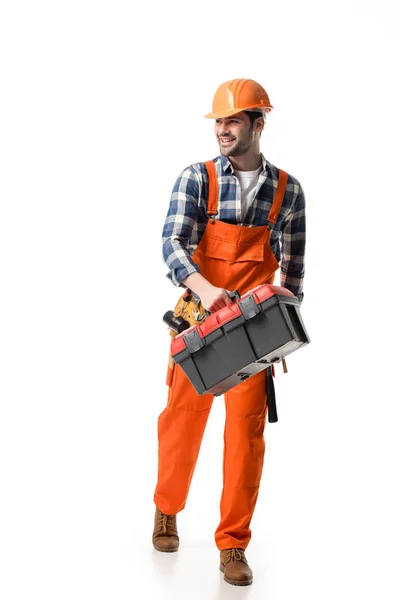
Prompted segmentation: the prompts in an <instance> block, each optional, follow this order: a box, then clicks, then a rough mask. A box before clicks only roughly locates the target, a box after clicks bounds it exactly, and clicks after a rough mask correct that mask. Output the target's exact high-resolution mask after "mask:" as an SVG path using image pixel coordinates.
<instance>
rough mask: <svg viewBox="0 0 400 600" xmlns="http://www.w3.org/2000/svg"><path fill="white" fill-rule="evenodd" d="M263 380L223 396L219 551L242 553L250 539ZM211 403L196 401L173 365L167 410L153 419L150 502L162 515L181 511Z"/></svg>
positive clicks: (260, 455)
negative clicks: (154, 445) (153, 481)
mask: <svg viewBox="0 0 400 600" xmlns="http://www.w3.org/2000/svg"><path fill="white" fill-rule="evenodd" d="M265 378H266V371H265V370H264V371H262V372H261V373H258V374H257V375H254V376H253V377H250V378H249V379H248V380H246V381H244V382H242V383H240V384H239V385H237V386H236V387H234V388H232V389H230V390H229V391H228V392H226V394H225V406H226V421H225V432H224V453H223V490H222V496H221V503H220V511H221V520H220V523H219V525H218V527H217V529H216V531H215V542H216V545H217V547H218V548H219V550H226V549H228V548H243V549H244V550H245V549H246V547H247V545H248V543H249V541H250V538H251V530H250V522H251V519H252V516H253V513H254V509H255V505H256V502H257V496H258V490H259V485H260V479H261V473H262V469H263V464H264V451H265V442H264V428H265V424H266V417H267V410H268V407H267V399H266V380H265ZM218 399H219V397H218ZM218 399H217V401H218ZM213 400H214V396H213V395H212V394H204V395H203V396H199V395H198V394H197V392H196V390H195V389H194V387H193V386H192V384H191V383H190V381H189V379H188V378H187V377H186V375H185V373H184V371H183V370H182V368H181V367H180V366H179V365H174V368H173V371H172V378H171V380H170V386H169V393H168V402H167V406H166V408H165V409H164V410H163V412H162V413H161V414H160V416H159V419H158V442H159V447H158V481H157V486H156V489H155V493H154V502H155V504H156V506H157V507H158V508H159V509H160V510H161V511H162V512H163V513H165V514H176V513H178V512H179V511H181V510H182V509H183V508H184V507H185V504H186V499H187V496H188V493H189V487H190V483H191V481H192V477H193V472H194V469H195V466H196V462H197V457H198V454H199V450H200V445H201V441H202V439H203V434H204V430H205V427H206V424H207V420H208V416H209V414H210V409H211V406H212V403H213Z"/></svg>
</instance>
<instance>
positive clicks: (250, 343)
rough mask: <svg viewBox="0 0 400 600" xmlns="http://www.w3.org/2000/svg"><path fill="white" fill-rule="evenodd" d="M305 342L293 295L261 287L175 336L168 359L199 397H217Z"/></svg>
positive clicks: (277, 287) (277, 289) (274, 288)
mask: <svg viewBox="0 0 400 600" xmlns="http://www.w3.org/2000/svg"><path fill="white" fill-rule="evenodd" d="M309 342H310V339H309V337H308V334H307V332H306V330H305V327H304V324H303V320H302V318H301V314H300V302H299V301H298V299H297V298H296V296H295V295H294V294H292V292H290V291H289V290H288V289H286V288H284V287H281V286H277V285H269V284H263V285H259V286H257V287H255V288H253V289H252V290H250V291H248V292H247V293H246V294H244V295H243V296H241V297H238V298H237V300H236V301H235V302H233V303H232V304H230V305H228V306H225V307H224V308H221V309H219V310H218V311H216V312H214V313H212V314H210V315H209V316H208V317H206V319H205V320H204V321H203V322H202V323H200V324H199V325H195V326H193V327H190V328H189V329H186V330H185V331H182V332H181V333H179V334H178V335H177V336H176V337H175V338H174V339H173V340H172V342H171V356H172V358H173V360H174V361H175V362H176V363H177V364H179V365H180V366H181V367H182V369H183V370H184V372H185V373H186V375H187V377H188V378H189V380H190V381H191V383H192V384H193V386H194V388H195V389H196V391H197V393H198V394H199V395H202V394H206V393H210V394H213V395H214V396H219V395H220V394H223V393H225V392H226V391H227V390H229V389H230V388H232V387H234V386H236V385H238V384H239V383H241V382H242V381H245V380H246V379H248V378H249V377H252V375H256V374H257V373H259V372H260V371H262V370H264V369H267V368H268V367H270V366H271V365H272V364H274V363H276V362H278V361H280V360H281V359H283V358H285V357H286V356H287V355H288V354H291V353H292V352H294V351H295V350H297V349H298V348H301V347H302V346H304V345H306V344H308V343H309Z"/></svg>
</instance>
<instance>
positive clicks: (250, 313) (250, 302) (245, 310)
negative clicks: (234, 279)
mask: <svg viewBox="0 0 400 600" xmlns="http://www.w3.org/2000/svg"><path fill="white" fill-rule="evenodd" d="M238 305H239V308H240V310H241V311H242V314H243V316H244V318H245V319H246V321H249V320H250V319H252V318H253V317H255V315H256V314H258V313H259V312H261V306H259V305H258V304H257V302H256V301H255V300H254V298H253V296H248V297H247V298H243V300H240V301H239V302H238Z"/></svg>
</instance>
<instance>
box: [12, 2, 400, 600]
mask: <svg viewBox="0 0 400 600" xmlns="http://www.w3.org/2000/svg"><path fill="white" fill-rule="evenodd" d="M397 10H398V8H397V6H396V2H394V1H393V2H390V1H389V0H381V2H379V3H376V2H371V1H363V2H361V1H358V2H357V1H347V2H343V1H341V0H339V1H336V2H332V3H330V4H328V3H326V2H317V1H310V0H304V1H302V2H294V1H293V2H285V1H281V2H274V3H267V2H260V1H257V0H255V1H254V2H251V3H248V4H246V3H238V2H229V3H222V2H210V1H209V0H206V1H203V2H197V3H194V2H193V3H190V2H183V1H182V2H178V1H175V2H174V1H173V2H166V3H163V4H161V3H160V4H157V3H156V4H137V5H136V6H135V5H134V3H133V2H127V1H126V2H122V1H117V0H114V1H113V2H106V1H104V2H90V1H87V0H80V1H79V2H77V1H74V0H69V2H50V1H48V2H44V1H37V2H21V1H17V0H15V1H11V0H9V1H4V2H2V4H1V13H0V56H1V72H0V78H1V79H0V81H1V95H0V102H1V111H0V118H1V132H0V144H1V219H0V229H1V231H0V233H1V235H0V260H1V274H0V286H1V295H0V303H1V313H0V315H1V332H0V343H1V365H0V367H1V418H0V451H1V452H0V461H1V472H0V485H1V495H0V552H1V556H0V595H1V597H2V600H14V599H18V600H20V599H24V600H26V599H31V598H40V599H41V600H45V599H46V600H47V599H52V600H53V599H55V598H57V600H64V599H71V598H74V600H81V599H82V600H83V599H85V600H87V599H89V598H93V599H96V600H103V599H113V600H114V599H116V598H118V600H125V599H146V600H147V599H150V598H151V599H153V598H156V599H159V600H169V599H172V598H174V599H177V598H182V599H183V598H184V599H188V598H190V599H196V600H197V599H202V600H203V599H204V600H208V599H210V600H222V599H225V598H228V597H229V598H247V599H251V600H253V599H261V598H269V599H270V600H289V599H290V600H292V599H293V598H298V599H300V600H303V599H304V600H320V599H321V598H324V600H331V599H332V600H333V599H335V600H336V599H337V598H341V599H342V600H350V599H351V600H353V599H354V598H364V599H372V598H374V599H375V598H385V600H399V597H400V584H399V582H398V577H397V574H396V571H398V566H399V558H400V542H399V540H400V519H399V509H398V507H399V506H400V493H399V490H398V479H399V458H400V442H399V435H398V431H399V418H400V410H399V391H398V377H397V376H398V362H397V356H398V339H399V327H398V314H399V301H398V294H397V292H396V287H397V286H396V283H397V281H396V279H397V274H398V270H399V258H398V251H397V241H396V236H397V234H398V217H399V209H398V202H399V192H398V189H399V171H398V136H399V117H398V113H399V93H398V89H397V86H398V59H396V55H397V56H398V54H399V50H400V48H399V43H398V31H399V20H398V14H397ZM236 77H245V78H253V79H256V80H257V81H259V82H260V83H261V84H262V85H263V86H264V87H265V88H266V89H267V91H268V94H269V96H270V99H271V102H272V104H273V106H274V110H273V111H272V113H271V114H270V115H269V118H268V121H267V126H266V129H265V132H264V134H263V136H262V138H261V149H262V152H263V153H264V154H265V156H266V157H267V159H268V160H269V161H271V162H272V163H273V164H275V165H277V166H278V167H281V168H283V169H285V170H287V171H289V173H291V174H292V175H294V176H295V177H297V178H298V179H299V181H300V182H301V184H302V186H303V188H304V191H305V194H306V200H307V216H308V236H307V271H306V279H305V287H304V292H305V299H304V302H303V306H302V315H303V318H304V322H305V324H306V327H307V329H308V333H309V335H310V337H311V344H310V345H309V346H307V347H306V348H304V349H301V350H300V351H299V352H298V353H295V354H294V355H293V356H292V357H290V358H289V359H288V368H289V373H288V374H287V375H283V372H282V371H281V369H280V368H279V369H278V370H277V377H276V380H275V385H276V392H277V402H278V415H279V421H278V423H276V424H269V423H268V424H267V429H266V442H267V450H266V457H265V470H264V475H263V480H262V486H261V490H260V496H259V502H258V504H257V507H256V512H255V515H254V519H253V522H252V531H253V538H252V541H251V543H250V545H249V548H248V551H247V557H248V560H249V563H250V565H251V567H252V569H253V571H254V584H253V586H250V587H249V588H236V587H233V586H230V585H228V584H226V583H224V582H223V576H222V574H221V573H220V572H219V570H218V566H219V561H218V558H219V554H218V550H217V549H216V546H215V544H214V537H213V536H214V530H215V528H216V526H217V524H218V516H219V512H218V511H219V497H220V492H221V465H222V462H221V461H222V435H223V424H224V409H223V401H222V399H221V398H217V399H216V401H215V403H214V407H213V411H212V413H211V416H210V420H209V424H208V427H207V430H206V434H205V437H204V441H203V445H202V449H201V452H200V457H199V462H198V465H197V470H196V472H195V476H194V479H193V484H192V488H191V491H190V495H189V499H188V503H187V506H186V509H185V511H183V512H182V513H181V514H180V515H179V519H178V524H179V530H180V535H181V547H180V550H179V552H178V553H177V554H174V555H164V554H163V555H161V554H160V553H157V552H156V551H155V550H153V548H152V545H151V533H152V527H153V514H154V505H153V491H154V486H155V481H156V469H157V439H156V426H157V418H158V415H159V413H160V412H161V411H162V410H163V408H164V405H165V401H166V386H165V373H166V358H167V354H168V344H169V336H168V332H167V329H166V326H165V325H164V324H163V322H162V316H163V314H164V312H165V311H166V310H169V309H171V308H173V305H174V302H175V301H176V298H177V294H178V290H177V289H176V288H175V287H174V286H173V285H172V284H171V283H170V282H169V281H168V280H167V279H166V277H165V276H166V267H165V265H164V263H163V261H162V256H161V230H162V225H163V222H164V218H165V215H166V212H167V208H168V202H169V196H170V193H171V190H172V187H173V184H174V182H175V179H176V178H177V176H178V174H179V173H180V171H181V170H182V169H183V168H184V167H185V166H187V165H189V164H191V163H192V162H198V161H202V160H208V159H210V158H213V157H214V156H216V155H217V154H218V146H217V143H216V141H215V138H214V136H213V121H210V120H206V119H204V115H205V114H206V113H208V112H209V111H210V110H211V102H212V97H213V95H214V92H215V90H216V88H217V87H218V85H219V84H220V83H222V82H223V81H226V80H228V79H232V78H236Z"/></svg>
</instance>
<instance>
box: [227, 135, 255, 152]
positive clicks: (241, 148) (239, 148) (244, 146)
mask: <svg viewBox="0 0 400 600" xmlns="http://www.w3.org/2000/svg"><path fill="white" fill-rule="evenodd" d="M250 146H251V138H250V136H249V138H248V139H247V140H239V142H237V143H236V145H234V146H233V147H232V148H223V147H222V146H220V150H221V154H223V155H224V156H242V155H243V154H246V152H247V151H248V150H249V148H250Z"/></svg>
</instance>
